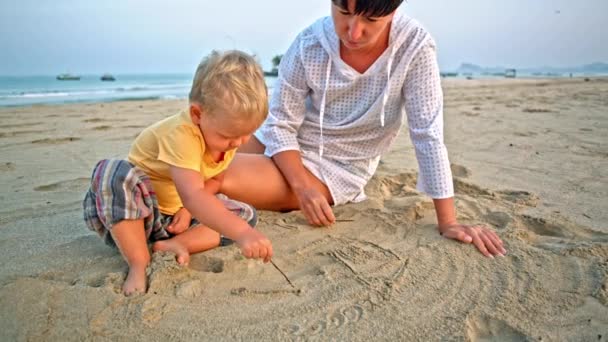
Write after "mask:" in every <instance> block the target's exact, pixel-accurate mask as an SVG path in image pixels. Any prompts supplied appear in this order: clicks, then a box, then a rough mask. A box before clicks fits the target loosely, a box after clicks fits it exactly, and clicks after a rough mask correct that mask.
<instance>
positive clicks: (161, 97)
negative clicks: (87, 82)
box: [0, 74, 608, 109]
mask: <svg viewBox="0 0 608 342" xmlns="http://www.w3.org/2000/svg"><path fill="white" fill-rule="evenodd" d="M169 75H171V74H169ZM274 79H275V77H269V78H268V79H267V83H268V86H269V90H270V89H271V88H272V83H273V82H274ZM587 79H588V80H589V82H593V81H605V80H608V75H595V76H593V75H591V76H576V77H565V76H564V77H526V76H524V77H517V78H504V77H495V76H483V77H476V78H473V79H466V78H465V77H460V76H458V77H442V82H443V84H444V85H451V84H453V83H457V84H461V85H462V86H468V84H472V85H473V86H477V85H478V82H484V83H486V82H487V83H494V82H499V83H506V82H515V84H519V83H520V82H532V83H537V82H564V81H573V82H577V81H585V80H587ZM187 98H188V94H187V93H185V94H183V95H179V94H177V95H176V94H173V93H172V94H158V95H150V96H145V95H144V96H139V97H138V96H136V95H133V96H128V97H124V98H108V99H101V100H95V99H73V100H64V101H63V102H54V101H52V100H49V102H38V103H24V104H6V105H3V104H0V109H1V108H22V107H29V106H39V105H53V106H57V105H59V106H60V105H72V104H96V103H112V102H123V101H163V100H184V99H187ZM1 100H2V98H1V97H0V103H1Z"/></svg>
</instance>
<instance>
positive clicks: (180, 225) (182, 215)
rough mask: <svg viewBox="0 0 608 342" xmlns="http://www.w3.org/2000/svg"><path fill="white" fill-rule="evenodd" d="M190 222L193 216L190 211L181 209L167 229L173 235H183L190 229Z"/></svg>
mask: <svg viewBox="0 0 608 342" xmlns="http://www.w3.org/2000/svg"><path fill="white" fill-rule="evenodd" d="M190 221H192V215H191V214H190V212H189V211H188V209H186V208H181V209H180V210H179V211H178V212H176V213H175V215H173V220H171V224H170V225H169V226H168V227H167V231H168V232H169V233H171V234H173V235H177V234H181V233H183V232H185V231H186V230H187V229H188V228H189V227H190Z"/></svg>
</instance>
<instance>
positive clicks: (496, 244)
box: [439, 223, 507, 258]
mask: <svg viewBox="0 0 608 342" xmlns="http://www.w3.org/2000/svg"><path fill="white" fill-rule="evenodd" d="M439 233H440V234H441V235H443V236H444V237H446V238H448V239H454V240H458V241H460V242H464V243H473V244H474V245H475V247H477V249H478V250H479V251H480V252H481V254H483V255H485V256H487V257H490V258H493V257H494V256H495V255H498V256H504V255H505V254H506V253H507V250H506V249H505V248H504V247H503V244H502V240H501V239H500V238H499V237H498V235H496V233H494V232H493V231H492V230H490V229H489V228H487V227H485V226H483V225H473V226H471V225H465V224H459V223H456V224H451V225H447V226H439Z"/></svg>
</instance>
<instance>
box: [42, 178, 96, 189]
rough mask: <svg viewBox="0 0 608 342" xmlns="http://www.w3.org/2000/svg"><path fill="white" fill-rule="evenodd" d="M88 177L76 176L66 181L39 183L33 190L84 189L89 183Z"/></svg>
mask: <svg viewBox="0 0 608 342" xmlns="http://www.w3.org/2000/svg"><path fill="white" fill-rule="evenodd" d="M90 181H91V180H90V179H89V178H76V179H70V180H67V181H62V182H57V183H52V184H47V185H40V186H37V187H35V188H34V190H35V191H57V190H84V189H86V187H87V186H88V185H89V184H90Z"/></svg>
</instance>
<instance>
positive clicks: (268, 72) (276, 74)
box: [264, 69, 279, 77]
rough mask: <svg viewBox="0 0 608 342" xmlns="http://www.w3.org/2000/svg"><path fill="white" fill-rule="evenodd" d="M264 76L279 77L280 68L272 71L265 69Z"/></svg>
mask: <svg viewBox="0 0 608 342" xmlns="http://www.w3.org/2000/svg"><path fill="white" fill-rule="evenodd" d="M264 76H269V77H277V76H279V70H277V69H272V70H271V71H264Z"/></svg>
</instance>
